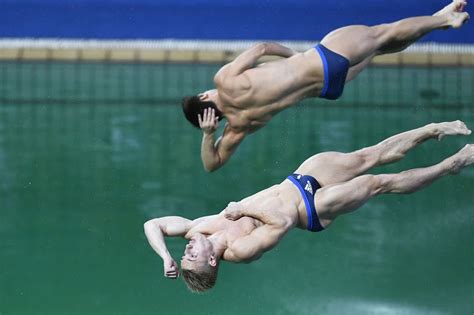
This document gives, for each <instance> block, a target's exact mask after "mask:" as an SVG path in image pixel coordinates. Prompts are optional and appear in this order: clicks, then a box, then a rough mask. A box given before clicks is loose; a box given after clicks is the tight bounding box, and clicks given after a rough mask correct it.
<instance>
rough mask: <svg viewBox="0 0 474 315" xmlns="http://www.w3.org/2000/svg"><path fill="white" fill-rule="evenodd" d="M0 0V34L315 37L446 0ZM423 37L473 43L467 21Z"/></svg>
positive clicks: (424, 11)
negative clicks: (388, 0)
mask: <svg viewBox="0 0 474 315" xmlns="http://www.w3.org/2000/svg"><path fill="white" fill-rule="evenodd" d="M255 2H256V1H250V0H240V1H230V0H220V1H217V0H193V1H190V0H189V1H184V0H181V1H176V0H175V1H171V0H163V1H151V0H136V1H131V0H115V1H112V0H101V1H92V0H68V1H66V0H62V1H60V0H43V1H41V3H38V2H37V1H31V0H30V1H26V0H16V1H13V0H3V1H1V2H0V20H1V21H2V22H1V27H0V37H40V38H47V37H48V38H50V37H63V38H97V39H111V38H114V39H162V38H177V39H194V38H196V39H275V40H318V39H321V38H322V37H323V36H324V35H325V34H327V33H328V32H329V31H331V30H333V29H335V28H337V27H341V26H344V25H349V24H368V25H373V24H378V23H384V22H389V21H394V20H397V19H400V18H403V17H408V16H413V15H428V14H431V13H433V12H434V11H436V10H437V9H439V8H441V7H442V6H443V5H444V4H445V3H446V2H445V1H439V0H435V1H433V0H430V1H421V2H416V3H414V2H412V1H408V0H400V1H397V2H393V1H391V2H385V1H379V0H378V1H375V0H366V1H363V2H359V1H355V0H350V1H349V0H345V1H339V2H330V1H327V2H326V1H308V0H293V1H290V0H272V1H269V0H266V1H259V2H258V3H255ZM424 41H438V42H445V43H474V27H473V25H472V23H471V24H467V25H466V26H465V27H463V28H462V29H461V30H453V31H437V32H434V33H433V34H431V35H429V36H427V37H426V38H424Z"/></svg>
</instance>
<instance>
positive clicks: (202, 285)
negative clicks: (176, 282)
mask: <svg viewBox="0 0 474 315" xmlns="http://www.w3.org/2000/svg"><path fill="white" fill-rule="evenodd" d="M218 266H219V264H217V265H216V266H215V267H212V266H210V265H207V266H205V267H203V268H200V269H201V270H190V269H182V270H181V273H182V276H183V280H184V282H185V283H186V285H187V286H188V289H189V290H191V291H192V292H194V293H202V292H204V291H206V290H209V289H211V288H212V287H214V285H215V284H216V280H217V270H218Z"/></svg>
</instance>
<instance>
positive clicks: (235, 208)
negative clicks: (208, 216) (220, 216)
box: [224, 202, 244, 221]
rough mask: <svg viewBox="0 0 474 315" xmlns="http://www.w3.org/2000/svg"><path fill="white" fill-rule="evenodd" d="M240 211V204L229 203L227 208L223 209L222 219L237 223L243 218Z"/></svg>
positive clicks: (241, 208)
mask: <svg viewBox="0 0 474 315" xmlns="http://www.w3.org/2000/svg"><path fill="white" fill-rule="evenodd" d="M242 210H243V207H242V205H241V204H240V203H237V202H230V203H229V204H228V205H227V208H225V209H224V217H225V218H226V219H227V220H231V221H237V220H238V219H240V218H241V217H243V216H244V214H243V212H242Z"/></svg>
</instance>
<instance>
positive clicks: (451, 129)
mask: <svg viewBox="0 0 474 315" xmlns="http://www.w3.org/2000/svg"><path fill="white" fill-rule="evenodd" d="M433 126H434V128H435V130H436V137H437V138H438V140H441V139H443V138H444V137H445V136H456V135H464V136H468V135H470V134H471V130H470V129H469V128H467V126H466V124H465V123H463V122H462V121H460V120H456V121H450V122H442V123H437V124H433Z"/></svg>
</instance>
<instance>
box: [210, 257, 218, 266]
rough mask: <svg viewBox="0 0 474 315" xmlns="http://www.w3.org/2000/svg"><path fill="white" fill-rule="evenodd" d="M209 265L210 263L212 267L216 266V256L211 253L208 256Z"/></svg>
mask: <svg viewBox="0 0 474 315" xmlns="http://www.w3.org/2000/svg"><path fill="white" fill-rule="evenodd" d="M209 265H211V266H212V267H215V266H217V259H216V257H214V255H211V257H209Z"/></svg>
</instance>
